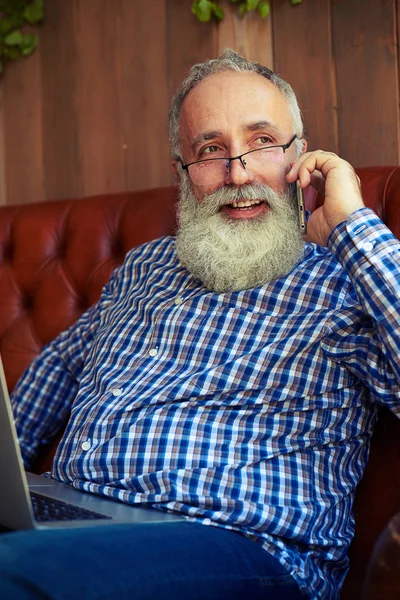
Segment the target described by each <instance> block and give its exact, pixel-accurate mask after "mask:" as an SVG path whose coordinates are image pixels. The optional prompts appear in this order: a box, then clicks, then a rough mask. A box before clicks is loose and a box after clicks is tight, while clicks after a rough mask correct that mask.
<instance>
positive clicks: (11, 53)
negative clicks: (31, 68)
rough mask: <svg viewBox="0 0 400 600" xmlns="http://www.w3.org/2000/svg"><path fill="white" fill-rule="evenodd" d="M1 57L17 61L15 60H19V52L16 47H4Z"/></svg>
mask: <svg viewBox="0 0 400 600" xmlns="http://www.w3.org/2000/svg"><path fill="white" fill-rule="evenodd" d="M3 55H4V56H7V58H12V60H17V58H21V50H20V49H19V47H18V46H4V48H3Z"/></svg>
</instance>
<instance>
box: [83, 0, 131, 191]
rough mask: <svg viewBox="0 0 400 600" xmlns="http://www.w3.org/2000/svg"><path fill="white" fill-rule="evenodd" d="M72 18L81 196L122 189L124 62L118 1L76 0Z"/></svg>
mask: <svg viewBox="0 0 400 600" xmlns="http://www.w3.org/2000/svg"><path fill="white" fill-rule="evenodd" d="M124 3H126V0H124ZM73 17H74V31H75V37H76V52H77V63H76V77H77V84H76V89H75V93H76V96H75V107H76V117H77V125H78V131H77V135H78V146H79V157H80V159H81V161H82V178H83V194H84V195H85V196H90V195H94V194H104V193H107V192H119V191H123V190H125V189H126V180H125V156H124V149H123V143H124V141H123V124H122V111H123V106H124V102H126V98H125V97H124V90H123V89H122V88H121V69H122V68H123V63H124V60H126V59H127V58H126V57H125V56H124V55H121V52H120V38H121V33H122V29H123V23H122V17H123V15H122V9H121V2H120V1H119V0H117V1H115V0H75V2H74V14H73ZM131 36H132V29H131ZM131 36H130V37H131ZM121 63H122V64H121Z"/></svg>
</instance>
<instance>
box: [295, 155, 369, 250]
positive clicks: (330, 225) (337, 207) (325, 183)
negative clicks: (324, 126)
mask: <svg viewBox="0 0 400 600" xmlns="http://www.w3.org/2000/svg"><path fill="white" fill-rule="evenodd" d="M286 179H287V181H288V182H289V183H293V182H294V181H296V179H298V180H299V183H300V187H301V188H303V189H304V188H306V187H307V186H308V185H312V186H313V187H314V188H315V189H316V190H317V191H318V192H319V193H320V194H321V196H323V197H324V198H325V201H324V204H323V206H321V207H320V208H317V210H315V211H314V212H313V213H312V215H311V217H310V219H309V220H308V223H307V235H306V236H305V240H306V241H308V242H315V243H316V244H318V245H320V246H326V244H327V242H328V238H329V235H330V233H331V232H332V231H333V229H334V228H335V227H336V225H338V224H339V223H341V222H342V221H347V218H348V217H349V216H350V215H351V214H352V213H353V212H355V211H356V210H358V209H359V208H363V206H364V203H363V200H362V196H361V187H360V179H359V178H358V176H357V175H356V173H355V171H354V169H353V167H352V166H351V165H350V164H349V163H348V162H346V161H345V160H343V159H342V158H339V156H337V155H336V154H333V152H324V151H323V150H315V151H314V152H306V153H304V154H302V155H301V156H300V157H299V158H298V159H297V160H296V161H295V162H294V163H293V165H292V168H291V169H290V171H289V173H288V174H287V175H286Z"/></svg>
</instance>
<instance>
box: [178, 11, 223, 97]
mask: <svg viewBox="0 0 400 600" xmlns="http://www.w3.org/2000/svg"><path fill="white" fill-rule="evenodd" d="M190 6H191V3H190V2H188V0H167V30H168V38H167V53H168V67H169V72H168V81H169V90H170V93H171V94H172V93H174V92H175V90H176V89H177V88H178V87H179V86H180V84H181V83H182V81H183V79H184V77H186V75H187V73H188V71H189V69H190V67H192V66H193V65H194V64H196V63H198V62H202V61H204V60H206V59H207V58H214V57H215V56H216V54H217V48H216V46H215V40H216V38H215V27H216V25H215V24H214V23H200V22H199V21H198V20H197V18H196V17H195V16H194V15H193V14H192V13H191V10H190Z"/></svg>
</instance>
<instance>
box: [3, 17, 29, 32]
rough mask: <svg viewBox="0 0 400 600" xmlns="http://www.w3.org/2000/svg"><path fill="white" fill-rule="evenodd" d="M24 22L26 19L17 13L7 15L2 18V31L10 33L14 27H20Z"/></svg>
mask: <svg viewBox="0 0 400 600" xmlns="http://www.w3.org/2000/svg"><path fill="white" fill-rule="evenodd" d="M23 24H24V20H23V19H22V18H21V17H17V16H15V15H12V16H8V17H5V18H4V19H1V20H0V33H10V31H13V30H14V29H19V27H22V25H23Z"/></svg>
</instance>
